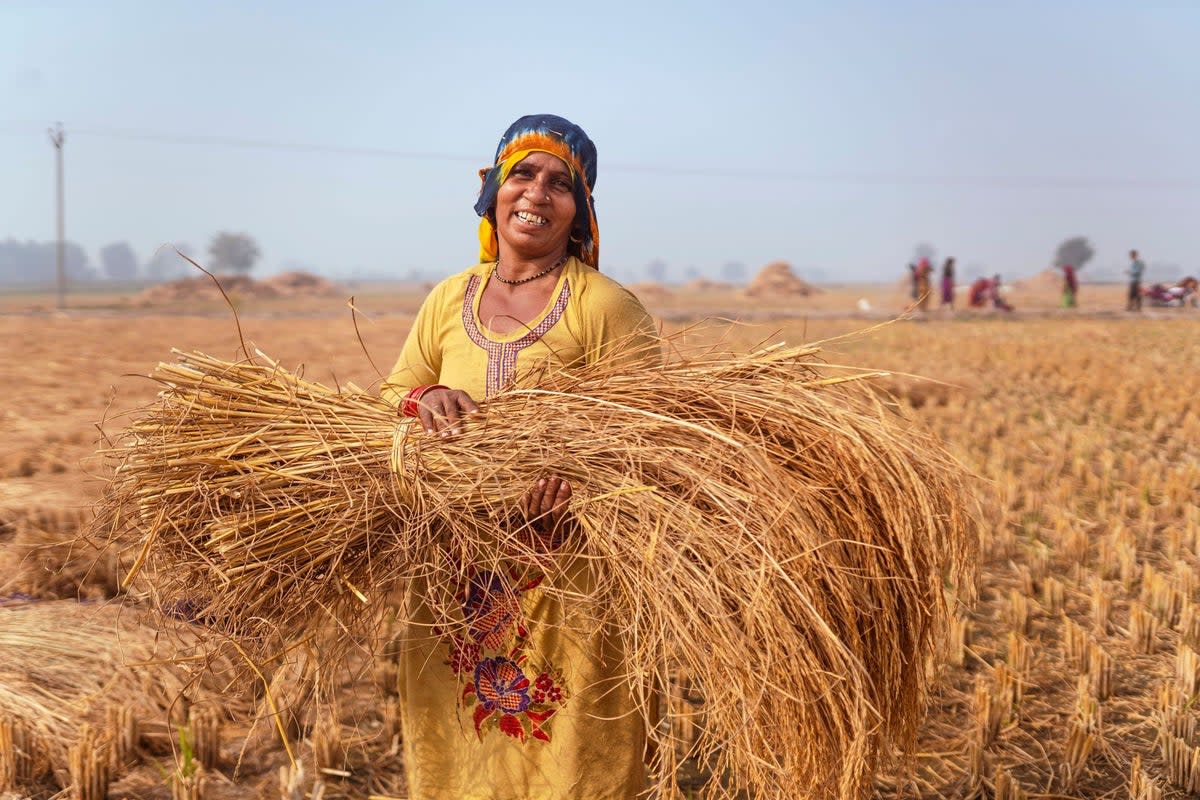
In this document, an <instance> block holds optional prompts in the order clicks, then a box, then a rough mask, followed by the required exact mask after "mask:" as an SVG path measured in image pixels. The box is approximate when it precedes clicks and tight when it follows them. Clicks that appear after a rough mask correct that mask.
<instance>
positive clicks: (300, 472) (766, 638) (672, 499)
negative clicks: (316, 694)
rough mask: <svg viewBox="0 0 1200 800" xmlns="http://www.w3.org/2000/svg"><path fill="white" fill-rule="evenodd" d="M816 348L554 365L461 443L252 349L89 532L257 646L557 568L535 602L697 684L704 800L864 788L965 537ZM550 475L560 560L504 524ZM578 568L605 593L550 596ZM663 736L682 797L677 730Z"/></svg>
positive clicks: (922, 663)
mask: <svg viewBox="0 0 1200 800" xmlns="http://www.w3.org/2000/svg"><path fill="white" fill-rule="evenodd" d="M817 352H818V351H817V348H815V347H808V348H786V347H776V348H769V349H767V350H763V351H759V352H756V353H753V354H750V355H729V354H720V353H706V354H693V355H691V356H689V357H680V358H679V359H678V360H676V361H674V362H673V363H670V364H667V365H664V366H661V367H658V368H654V369H643V370H640V371H637V372H636V373H635V374H623V373H622V372H620V371H618V370H616V369H615V368H613V367H605V366H603V365H601V366H596V367H593V368H590V369H587V370H583V371H579V372H574V373H570V374H568V373H552V374H546V375H543V376H542V378H541V380H540V382H539V383H538V385H537V386H536V387H534V388H523V389H517V388H513V389H509V390H507V391H505V392H502V393H500V394H498V395H497V396H495V397H493V398H490V399H489V400H488V401H487V402H486V403H485V404H484V405H483V410H482V412H481V415H480V416H479V417H478V418H476V419H475V420H473V422H472V424H471V425H470V426H469V427H468V428H467V430H466V431H465V432H464V433H463V434H462V435H460V436H457V437H454V438H451V439H441V438H436V439H435V438H429V437H426V436H424V435H423V434H422V433H421V432H420V429H419V427H414V426H413V425H412V423H411V421H410V420H405V419H398V418H397V416H396V413H395V410H394V409H393V408H392V407H391V406H389V405H387V404H386V403H384V402H382V401H381V400H379V399H378V398H377V397H375V396H374V395H373V394H368V393H364V392H362V391H361V390H358V389H356V388H354V387H344V388H343V389H342V390H341V391H334V390H331V389H329V388H327V387H325V386H322V385H320V384H317V383H312V382H310V381H306V380H304V379H302V378H300V377H299V376H297V375H295V374H292V373H290V372H288V371H287V370H285V369H283V368H282V367H281V366H280V365H278V364H276V363H273V362H271V361H270V360H269V359H266V358H265V357H264V356H262V355H261V354H259V356H258V357H256V358H253V359H247V360H245V361H242V362H238V363H231V362H227V361H223V360H220V359H214V358H211V357H208V356H204V355H202V354H197V353H179V354H178V356H179V362H178V363H176V364H162V365H160V366H159V368H158V369H157V370H156V372H155V373H154V377H155V378H157V379H158V380H159V381H161V382H162V385H163V391H162V393H161V395H160V398H159V400H158V402H157V403H156V404H155V405H154V406H152V407H151V408H149V409H147V410H146V411H145V413H144V414H143V415H142V416H141V418H140V419H139V420H138V421H137V422H135V423H134V424H133V425H132V427H131V428H130V429H129V431H128V436H127V438H126V440H125V443H124V445H123V447H121V448H119V449H118V450H116V451H115V452H114V453H112V455H113V456H114V457H115V458H116V459H117V460H118V462H119V464H120V467H119V469H118V470H117V471H116V473H115V475H114V478H113V481H112V484H111V493H110V499H109V504H108V506H107V510H106V513H105V514H102V515H101V517H100V525H101V527H100V528H98V529H97V530H98V532H103V531H106V532H107V533H108V534H109V535H112V536H115V537H117V538H121V537H122V536H124V535H125V534H126V533H133V534H135V535H136V536H137V537H138V538H139V545H138V548H137V567H135V572H136V571H138V570H143V571H144V573H145V576H146V579H147V581H148V583H149V584H150V585H151V586H152V587H153V591H154V592H155V594H156V595H157V597H158V599H159V601H160V602H171V601H174V600H176V599H178V598H181V597H191V598H193V599H194V600H195V601H196V602H197V603H198V604H199V606H200V613H202V614H203V615H204V616H205V617H206V618H207V619H209V620H211V624H212V625H213V626H214V627H216V628H218V629H220V630H223V631H225V632H227V633H229V634H232V635H235V636H240V637H243V638H244V639H245V641H247V642H248V643H251V644H252V643H254V642H255V641H258V640H265V639H267V638H271V637H275V636H278V635H282V636H284V637H289V636H299V635H302V634H303V633H305V632H310V631H312V630H313V629H314V628H324V629H331V630H333V631H335V632H336V631H344V632H346V635H350V633H351V632H354V631H358V630H361V629H362V628H363V627H364V625H365V623H366V622H367V621H368V620H370V619H374V618H377V617H378V616H379V615H378V614H377V612H378V610H379V609H380V607H381V606H382V605H383V604H384V603H385V602H386V601H387V597H388V594H389V592H393V591H395V590H396V589H398V588H404V587H405V586H410V587H414V586H427V587H428V589H427V590H426V591H425V593H424V595H423V599H424V600H425V602H426V603H427V604H428V605H429V607H430V608H433V609H435V610H436V613H437V614H438V615H439V619H438V622H439V623H440V624H444V625H445V626H446V627H447V629H450V630H453V629H454V628H455V626H461V625H462V624H463V621H462V617H461V613H460V609H459V604H458V603H457V602H456V601H455V599H454V590H453V587H455V586H458V585H460V582H461V580H462V578H463V577H464V575H465V573H466V570H468V569H469V568H471V567H472V566H474V565H478V566H480V567H483V566H485V565H486V566H487V567H490V568H495V565H497V564H501V563H503V564H508V565H511V567H512V568H513V569H518V570H519V569H522V568H530V569H538V570H541V571H547V572H548V576H549V578H550V580H548V581H547V582H546V583H544V584H542V587H543V589H544V591H546V592H547V593H548V594H551V595H554V596H557V597H559V599H563V600H566V599H568V598H569V600H570V601H571V602H572V603H573V604H574V605H575V607H577V608H578V607H584V608H593V609H598V610H597V611H596V614H597V616H598V617H599V616H601V615H602V616H603V619H605V620H608V621H609V622H610V624H616V625H617V626H618V629H619V635H620V636H621V637H622V639H623V645H624V648H625V650H626V652H627V653H628V654H629V662H628V668H629V673H628V679H629V681H630V683H631V685H633V686H634V687H644V686H655V685H658V686H665V685H667V684H668V681H669V679H670V677H671V676H672V675H675V674H679V673H682V674H686V675H688V676H689V677H690V680H691V681H693V682H694V684H695V685H697V686H699V687H701V690H702V693H703V697H704V703H703V706H702V708H701V711H702V716H701V717H700V718H698V721H695V722H694V723H693V724H694V725H695V726H698V727H699V729H700V733H699V738H698V740H697V742H696V751H695V752H697V753H698V754H699V757H700V758H701V759H702V760H703V761H704V762H705V763H707V764H708V765H710V766H711V767H712V769H713V773H714V774H716V775H721V776H724V778H723V788H722V789H719V790H717V789H714V792H715V793H718V794H719V793H721V792H725V791H727V796H729V797H733V796H735V795H737V793H738V792H739V791H745V792H748V793H749V794H750V795H751V796H756V797H811V798H860V797H864V796H866V794H867V792H869V790H870V787H871V777H872V774H873V770H874V768H875V766H876V764H877V763H878V762H879V761H880V759H882V758H884V757H886V755H887V754H888V753H890V752H891V750H892V748H893V747H895V746H902V745H903V744H904V743H905V742H906V741H908V740H909V737H910V736H911V735H912V733H913V731H914V729H915V726H916V724H917V722H918V721H919V719H920V716H921V713H922V708H923V705H924V701H925V698H926V694H927V688H928V682H929V680H930V675H932V674H934V671H933V670H932V669H931V663H932V662H933V661H934V660H935V659H936V657H937V654H938V652H939V648H940V642H941V641H942V640H943V634H944V624H945V622H946V620H947V617H948V614H949V611H950V606H951V605H952V604H953V598H952V597H951V596H950V595H949V594H948V592H947V588H946V587H951V588H953V587H962V586H966V585H968V584H969V580H968V576H969V572H970V569H971V563H972V560H971V554H972V550H971V544H970V542H971V541H972V538H971V537H970V536H968V531H967V519H966V516H965V514H964V511H963V507H962V504H961V498H962V487H961V484H960V482H959V474H960V473H959V471H958V469H957V468H956V467H955V465H954V464H953V463H952V462H951V460H950V459H949V458H948V456H946V455H945V454H944V451H943V450H942V449H941V448H940V447H939V446H938V444H937V443H936V442H933V441H930V440H929V439H927V438H926V437H924V436H921V435H919V434H916V433H913V432H912V431H909V430H905V429H904V427H903V426H902V425H901V424H900V423H899V422H898V421H896V420H894V419H893V417H892V415H891V414H890V413H889V412H887V411H886V410H885V409H884V408H883V407H882V406H881V405H880V404H879V402H878V401H877V400H876V399H875V397H874V396H873V395H872V393H871V392H869V391H868V390H867V389H866V388H865V387H862V386H860V383H862V382H860V381H855V380H849V381H848V379H847V378H846V377H845V376H841V377H838V376H834V377H826V376H824V375H822V374H820V373H819V372H817V370H816V367H815V363H816V362H815V358H816V354H817ZM854 377H861V376H851V378H854ZM564 419H569V420H571V424H570V425H569V426H567V425H562V424H561V421H562V420H564ZM547 473H550V474H556V475H561V476H563V477H565V478H567V479H568V480H570V481H571V482H572V484H573V485H574V486H575V487H576V494H575V498H574V499H573V501H572V505H571V517H572V519H573V520H574V526H573V527H572V528H571V530H570V531H569V534H568V536H567V537H566V541H565V542H564V543H563V544H562V546H561V548H559V549H558V551H557V552H556V557H555V559H554V560H553V561H554V564H551V565H547V559H546V555H545V553H544V551H543V550H542V548H541V547H539V546H537V545H536V544H535V542H536V541H537V539H536V537H532V536H530V534H529V531H528V530H527V529H526V528H525V527H523V526H519V525H518V526H515V527H514V526H513V524H512V523H510V522H508V521H509V520H512V519H515V518H518V517H516V516H514V515H516V514H517V508H518V503H519V499H520V496H521V495H522V493H523V491H524V488H525V487H526V486H529V485H531V484H532V482H533V481H534V480H535V479H536V478H537V477H539V476H542V475H545V474H547ZM567 563H571V564H576V565H579V564H583V565H587V566H586V568H587V569H589V570H591V571H592V573H593V574H592V576H591V579H590V580H586V581H584V582H583V584H584V585H587V586H592V587H594V589H592V590H590V594H587V595H586V596H580V595H579V594H578V591H579V590H578V586H579V585H580V584H579V583H578V582H571V581H562V582H561V583H560V582H559V581H556V580H555V579H554V576H555V575H557V574H558V573H557V572H556V571H555V570H558V569H562V568H563V567H562V566H561V565H562V564H567ZM130 577H132V576H130ZM198 586H199V587H212V591H211V592H210V593H208V594H205V595H197V593H196V587H198ZM560 586H571V587H573V588H571V589H569V590H568V589H562V588H558V587H560ZM646 713H647V714H649V713H650V711H649V704H647V706H646ZM647 729H648V730H649V731H650V734H651V736H652V737H653V738H654V739H655V740H656V741H655V744H656V745H657V746H656V748H655V752H656V753H657V756H656V758H657V759H658V761H657V764H656V771H655V774H656V776H657V779H658V795H657V796H663V797H666V796H669V791H670V787H671V781H672V777H673V774H674V767H675V764H674V761H673V759H674V758H675V755H674V754H675V752H676V748H675V747H674V746H673V745H674V744H675V742H674V741H672V739H671V735H672V734H671V733H670V730H678V729H679V728H678V727H672V726H666V727H661V726H657V725H655V724H653V721H652V720H650V719H648V720H647Z"/></svg>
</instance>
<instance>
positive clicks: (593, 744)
mask: <svg viewBox="0 0 1200 800" xmlns="http://www.w3.org/2000/svg"><path fill="white" fill-rule="evenodd" d="M480 176H481V177H482V179H483V186H482V188H481V190H480V195H479V201H478V202H477V203H476V205H475V210H476V212H477V213H478V214H479V215H480V217H481V220H480V225H479V241H480V260H479V263H478V264H476V265H474V266H472V267H470V268H468V269H467V270H465V271H463V272H461V273H459V274H457V275H453V276H451V277H449V278H447V279H446V280H444V281H442V282H441V283H440V284H439V285H438V286H437V287H436V288H434V290H433V292H432V293H431V294H430V295H429V297H428V298H427V299H426V300H425V302H424V304H423V305H422V307H421V311H420V312H419V314H418V316H417V319H416V321H415V322H414V324H413V329H412V332H411V333H410V334H409V336H408V339H407V341H406V342H405V344H404V347H403V349H402V351H401V354H400V358H399V360H398V361H397V363H396V366H395V368H394V369H393V370H392V373H391V375H390V376H389V378H388V380H387V381H386V382H385V384H384V386H383V390H382V393H383V396H384V397H385V398H386V399H388V400H390V401H391V402H392V403H394V404H395V405H396V406H397V407H398V409H399V410H400V412H401V413H403V414H405V415H407V416H413V417H419V418H420V422H421V428H422V429H423V430H424V432H425V435H430V436H438V437H448V436H453V435H454V434H456V433H459V432H461V430H462V427H463V425H465V424H467V422H468V421H469V418H470V416H471V415H472V414H473V413H475V412H476V411H477V410H478V406H477V405H476V399H484V398H487V397H490V396H493V395H495V394H497V393H498V392H501V391H503V390H504V389H505V388H506V387H509V386H513V385H520V384H524V385H528V384H530V383H533V382H535V380H536V376H537V375H538V374H539V373H540V371H541V370H542V369H544V368H546V367H549V368H552V369H558V368H563V367H566V368H570V367H572V366H576V365H588V364H595V363H596V362H598V361H601V360H607V361H613V362H616V363H619V364H627V365H628V366H629V368H630V369H635V368H636V367H637V366H638V365H639V364H643V363H653V362H657V361H658V360H659V359H660V358H661V356H660V346H659V342H658V337H657V334H656V330H655V326H654V323H653V320H652V319H651V317H650V315H649V314H648V313H647V312H646V310H645V308H643V307H642V305H641V303H640V302H639V301H638V300H637V298H636V297H634V295H633V294H631V293H630V292H629V291H627V290H626V289H624V288H622V287H621V286H620V285H619V284H617V283H616V282H615V281H613V280H611V279H609V278H607V277H606V276H604V275H602V274H601V273H600V271H599V235H598V231H597V227H596V212H595V204H594V201H593V199H592V189H593V187H594V186H595V182H596V148H595V145H593V144H592V142H591V140H590V139H589V138H588V137H587V135H586V134H585V133H584V132H583V130H582V129H580V128H579V127H578V126H576V125H574V124H572V123H570V122H568V121H567V120H565V119H562V118H561V117H555V116H551V115H536V116H527V117H522V118H521V119H519V120H517V121H516V122H515V123H513V125H512V126H511V127H510V128H509V129H508V131H507V132H506V133H505V134H504V136H503V138H501V140H500V145H499V147H498V148H497V150H496V157H495V161H494V165H493V166H492V167H490V168H488V169H485V170H482V171H481V173H480ZM563 424H564V425H566V424H569V422H568V421H567V420H565V419H564V420H563ZM531 484H532V485H531V486H530V487H529V489H528V491H526V492H525V493H524V495H523V497H522V499H521V501H520V508H519V509H514V511H515V512H516V513H515V514H514V517H513V522H512V524H513V526H514V528H517V529H524V530H526V531H527V533H528V535H529V537H531V538H532V540H533V541H534V542H536V543H537V546H538V547H539V549H542V550H544V552H545V556H546V568H545V569H539V570H536V571H531V570H529V569H527V568H526V569H518V568H515V567H513V566H512V565H506V564H496V565H490V567H489V568H487V569H482V568H464V569H463V571H462V572H463V574H462V580H461V585H459V586H455V587H451V588H453V590H454V594H455V596H456V597H457V598H458V600H457V603H456V606H457V607H456V608H455V609H454V611H453V617H454V620H453V622H454V624H453V625H450V626H446V625H445V624H444V623H445V620H444V619H443V618H441V617H439V615H438V613H437V609H435V606H438V605H439V603H437V601H436V600H434V599H431V598H435V597H436V596H437V595H438V593H439V592H440V591H442V589H443V588H444V587H438V586H429V585H423V584H420V582H417V584H416V585H413V586H410V587H409V596H408V598H407V607H406V612H407V621H408V629H407V636H406V645H405V649H404V651H403V655H402V658H403V664H402V675H401V679H400V692H401V697H402V703H403V716H402V720H403V726H404V731H403V732H404V744H405V767H406V771H407V775H408V783H409V796H410V797H412V798H414V799H415V800H441V799H442V798H445V800H450V799H451V798H453V799H454V800H464V798H497V799H502V800H518V798H519V799H520V800H534V799H536V798H561V799H563V800H569V799H570V798H579V800H584V799H585V798H586V800H605V799H606V798H612V799H613V800H616V798H622V799H624V798H629V797H633V796H636V795H638V794H639V793H640V792H642V791H643V790H644V789H645V787H646V767H645V763H644V756H645V752H646V746H645V743H646V730H645V726H646V724H647V723H646V721H645V720H646V716H645V715H644V714H643V713H642V710H643V709H642V706H640V705H639V703H638V700H637V698H638V697H639V696H643V697H644V695H642V694H641V692H640V690H641V689H642V688H644V687H637V688H635V687H632V686H630V685H629V684H628V682H627V679H626V677H625V676H626V675H628V674H629V670H628V668H627V665H626V663H625V654H624V650H623V646H622V643H621V641H620V638H619V637H618V636H617V635H616V633H615V631H614V628H613V625H612V624H610V623H611V621H607V620H606V619H605V614H604V609H599V608H594V607H591V605H590V604H589V603H588V602H587V599H586V598H588V597H589V596H591V595H593V594H594V591H593V589H594V587H595V585H596V578H595V574H596V569H595V565H593V564H589V563H586V561H585V560H584V559H581V558H575V557H568V556H565V555H560V554H557V552H556V551H557V549H558V547H559V545H560V544H561V543H562V541H563V537H564V535H565V534H566V533H567V532H568V531H569V529H570V526H571V520H570V513H569V510H568V508H569V504H570V502H571V499H572V496H573V493H574V492H575V488H576V487H572V486H571V484H570V483H568V482H567V481H565V480H562V479H560V478H558V477H556V476H555V475H554V474H553V464H552V463H547V464H546V469H545V472H544V474H542V475H541V476H531ZM579 488H580V489H581V490H582V491H585V490H586V487H579ZM551 582H553V585H554V588H556V589H558V590H560V591H556V592H552V593H549V592H547V591H546V590H547V588H548V587H549V586H551V585H552V584H551ZM564 596H569V597H574V598H579V600H578V602H574V603H567V602H564V601H562V600H561V599H558V598H561V597H564ZM439 622H441V623H442V624H441V625H439V624H438V623H439Z"/></svg>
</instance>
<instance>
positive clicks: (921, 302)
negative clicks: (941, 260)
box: [917, 258, 933, 311]
mask: <svg viewBox="0 0 1200 800" xmlns="http://www.w3.org/2000/svg"><path fill="white" fill-rule="evenodd" d="M932 274H933V265H932V264H930V263H929V259H928V258H922V259H921V260H920V261H918V262H917V308H919V309H921V310H922V311H928V310H929V294H930V292H932V291H933V281H932V280H930V278H931V276H932Z"/></svg>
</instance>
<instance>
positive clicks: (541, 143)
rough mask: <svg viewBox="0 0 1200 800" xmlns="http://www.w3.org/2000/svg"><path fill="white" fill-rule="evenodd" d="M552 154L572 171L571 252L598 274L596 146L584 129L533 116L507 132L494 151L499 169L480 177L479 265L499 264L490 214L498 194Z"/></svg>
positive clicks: (557, 119)
mask: <svg viewBox="0 0 1200 800" xmlns="http://www.w3.org/2000/svg"><path fill="white" fill-rule="evenodd" d="M534 152H540V153H549V154H550V155H552V156H556V157H558V158H559V159H561V160H562V162H563V163H564V164H566V165H567V168H568V169H570V171H571V178H572V191H573V192H574V194H575V223H574V225H572V226H571V241H570V242H569V243H568V245H567V252H569V253H572V254H574V255H576V256H578V257H579V259H580V260H581V261H583V262H584V263H585V264H587V265H588V266H590V267H595V268H596V269H599V268H600V266H599V265H600V231H599V229H598V228H597V227H596V203H595V201H594V200H593V199H592V189H593V187H595V185H596V145H594V144H593V143H592V140H591V139H589V138H588V135H587V134H586V133H584V132H583V128H580V127H579V126H578V125H576V124H574V123H572V122H569V121H567V120H565V119H563V118H562V117H556V116H554V115H553V114H532V115H530V116H526V117H521V118H520V119H519V120H517V121H516V122H514V123H513V124H512V125H510V126H508V130H507V131H505V132H504V135H503V136H502V137H500V144H499V145H497V146H496V158H495V165H494V166H492V167H489V168H487V169H481V170H480V171H479V177H480V178H482V179H483V187H482V188H481V189H480V190H479V200H477V201H476V202H475V213H476V214H478V215H479V216H480V217H482V219H480V221H479V260H480V261H481V262H482V261H495V260H496V259H497V258H499V256H500V245H499V242H498V240H497V237H496V226H495V225H494V224H493V222H492V220H491V219H489V217H488V212H489V211H492V210H494V209H495V207H496V192H497V191H499V189H500V184H502V183H504V181H505V180H507V179H508V174H509V172H510V171H511V170H512V168H513V167H514V166H516V165H517V164H518V163H519V162H520V161H521V160H522V159H523V158H525V156H527V155H529V154H530V153H534Z"/></svg>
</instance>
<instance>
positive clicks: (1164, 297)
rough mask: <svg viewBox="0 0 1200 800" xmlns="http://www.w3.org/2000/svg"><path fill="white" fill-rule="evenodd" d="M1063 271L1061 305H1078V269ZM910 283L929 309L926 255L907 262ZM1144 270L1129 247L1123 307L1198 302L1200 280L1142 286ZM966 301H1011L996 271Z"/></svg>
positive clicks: (974, 304)
mask: <svg viewBox="0 0 1200 800" xmlns="http://www.w3.org/2000/svg"><path fill="white" fill-rule="evenodd" d="M1058 269H1059V271H1060V272H1061V273H1062V307H1063V308H1076V307H1078V305H1079V269H1078V267H1077V266H1076V265H1073V264H1066V263H1063V264H1059V265H1058ZM908 270H909V275H910V278H911V285H912V291H911V294H912V301H913V305H914V307H915V308H917V309H918V310H920V311H928V310H929V307H930V304H931V302H932V298H933V296H934V290H933V275H934V267H933V265H932V264H931V263H930V261H929V259H928V258H921V259H919V260H918V261H917V262H916V263H912V264H909V265H908ZM1145 273H1146V264H1145V262H1143V261H1142V259H1141V258H1140V257H1139V256H1138V251H1137V250H1130V251H1129V269H1127V270H1126V271H1125V274H1126V275H1128V276H1129V291H1128V294H1127V296H1126V302H1125V310H1126V311H1141V310H1142V302H1143V300H1144V299H1145V300H1148V301H1149V302H1150V303H1151V304H1152V305H1161V306H1167V305H1183V304H1184V303H1185V302H1190V304H1191V305H1193V306H1195V305H1196V304H1197V298H1198V297H1200V281H1197V279H1196V278H1192V277H1187V278H1184V279H1182V280H1181V281H1179V282H1178V283H1176V284H1174V285H1166V284H1162V283H1155V284H1153V285H1151V286H1149V287H1143V285H1142V278H1143V276H1144V275H1145ZM940 289H941V293H940V296H941V305H940V308H943V309H949V310H951V311H953V310H954V297H955V289H956V287H955V282H954V259H953V258H947V259H946V261H945V263H944V264H943V265H942V274H941V286H940ZM967 305H968V306H970V307H971V308H987V307H992V308H995V309H998V310H1000V311H1012V310H1013V307H1012V305H1011V304H1010V303H1009V302H1008V301H1007V300H1006V299H1005V298H1004V295H1003V284H1002V282H1001V279H1000V275H999V274H995V275H993V276H991V277H990V278H986V277H982V278H976V279H975V280H974V281H973V282H972V283H971V285H970V287H969V288H968V289H967Z"/></svg>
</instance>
